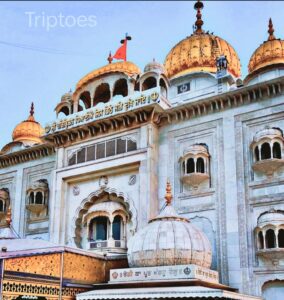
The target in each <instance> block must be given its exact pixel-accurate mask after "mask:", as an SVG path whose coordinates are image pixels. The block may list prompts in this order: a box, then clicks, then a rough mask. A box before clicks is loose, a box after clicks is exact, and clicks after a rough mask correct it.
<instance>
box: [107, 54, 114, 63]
mask: <svg viewBox="0 0 284 300" xmlns="http://www.w3.org/2000/svg"><path fill="white" fill-rule="evenodd" d="M107 60H108V63H109V64H111V63H112V61H113V58H112V55H111V51H109V55H108V58H107Z"/></svg>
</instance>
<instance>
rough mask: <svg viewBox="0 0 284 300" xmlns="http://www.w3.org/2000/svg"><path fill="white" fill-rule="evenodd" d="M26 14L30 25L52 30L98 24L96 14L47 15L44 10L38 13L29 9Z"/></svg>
mask: <svg viewBox="0 0 284 300" xmlns="http://www.w3.org/2000/svg"><path fill="white" fill-rule="evenodd" d="M25 15H27V17H28V26H29V27H35V28H39V27H42V28H45V29H46V31H50V30H51V29H53V28H56V27H61V28H72V27H82V28H83V27H95V26H96V25H97V18H96V16H94V15H89V16H85V15H80V16H72V15H63V14H62V13H59V14H58V15H46V14H45V13H44V12H42V13H41V14H38V13H36V12H34V11H27V12H25Z"/></svg>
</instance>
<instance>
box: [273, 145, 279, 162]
mask: <svg viewBox="0 0 284 300" xmlns="http://www.w3.org/2000/svg"><path fill="white" fill-rule="evenodd" d="M273 158H278V159H281V146H280V144H279V143H277V142H275V143H274V144H273Z"/></svg>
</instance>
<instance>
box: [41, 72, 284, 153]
mask: <svg viewBox="0 0 284 300" xmlns="http://www.w3.org/2000/svg"><path fill="white" fill-rule="evenodd" d="M283 90H284V76H282V77H279V78H276V79H273V80H270V81H266V82H261V83H257V84H254V85H250V86H244V87H241V88H238V89H236V90H232V91H228V92H226V93H222V94H218V95H214V96H212V97H209V98H203V99H199V100H197V101H195V102H189V103H184V104H182V105H178V106H175V107H170V108H164V109H162V108H161V107H159V106H158V105H155V104H154V105H149V106H144V107H140V108H137V109H136V110H135V111H128V112H126V113H125V114H123V115H117V116H110V117H107V118H104V119H100V120H95V121H93V122H89V123H85V124H83V125H81V126H77V127H75V128H69V129H66V130H63V131H59V132H54V133H51V134H48V135H46V136H45V137H44V139H45V140H46V141H48V142H51V143H52V144H54V145H55V147H62V146H66V145H69V144H73V143H75V142H78V141H81V140H87V139H88V138H91V137H95V136H101V135H104V134H107V133H109V132H111V131H114V132H115V131H121V130H127V129H128V128H136V127H140V126H142V125H143V124H147V123H149V122H152V123H155V124H156V125H157V126H165V125H166V124H171V123H176V122H181V121H184V120H189V119H193V118H195V117H200V116H203V115H208V114H211V113H215V112H220V111H224V110H226V109H230V108H234V107H238V106H242V105H246V104H250V103H253V102H258V101H262V100H265V99H268V98H270V97H272V96H276V95H280V94H282V93H283ZM163 101H164V102H167V103H168V101H167V100H166V99H163ZM168 107H169V106H168Z"/></svg>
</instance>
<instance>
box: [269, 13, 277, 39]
mask: <svg viewBox="0 0 284 300" xmlns="http://www.w3.org/2000/svg"><path fill="white" fill-rule="evenodd" d="M268 33H269V37H268V41H273V40H276V37H275V36H274V27H273V23H272V19H271V18H270V19H269V24H268Z"/></svg>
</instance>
